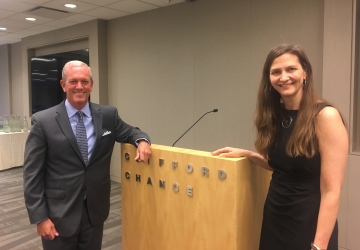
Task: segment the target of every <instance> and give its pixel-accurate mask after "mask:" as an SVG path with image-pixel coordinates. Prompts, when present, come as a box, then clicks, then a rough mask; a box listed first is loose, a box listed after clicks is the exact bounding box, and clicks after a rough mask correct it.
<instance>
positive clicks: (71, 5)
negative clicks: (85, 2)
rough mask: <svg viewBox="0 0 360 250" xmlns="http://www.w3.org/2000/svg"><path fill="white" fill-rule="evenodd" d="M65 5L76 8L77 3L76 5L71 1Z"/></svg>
mask: <svg viewBox="0 0 360 250" xmlns="http://www.w3.org/2000/svg"><path fill="white" fill-rule="evenodd" d="M65 7H68V8H71V9H74V8H76V5H75V4H71V3H67V4H65Z"/></svg>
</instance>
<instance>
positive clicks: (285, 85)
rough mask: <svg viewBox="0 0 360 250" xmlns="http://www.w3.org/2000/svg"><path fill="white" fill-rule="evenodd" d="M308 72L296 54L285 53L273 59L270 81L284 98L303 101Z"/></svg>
mask: <svg viewBox="0 0 360 250" xmlns="http://www.w3.org/2000/svg"><path fill="white" fill-rule="evenodd" d="M305 79H306V72H305V71H304V69H303V68H302V66H301V64H300V62H299V59H298V57H297V56H296V55H293V54H290V53H285V54H283V55H281V56H279V57H277V58H275V60H274V61H273V63H272V64H271V67H270V82H271V85H272V86H273V88H274V89H275V90H276V91H277V92H279V94H280V95H281V97H282V99H283V100H284V101H286V100H290V99H293V100H298V101H299V103H300V101H301V97H302V93H303V82H304V80H305Z"/></svg>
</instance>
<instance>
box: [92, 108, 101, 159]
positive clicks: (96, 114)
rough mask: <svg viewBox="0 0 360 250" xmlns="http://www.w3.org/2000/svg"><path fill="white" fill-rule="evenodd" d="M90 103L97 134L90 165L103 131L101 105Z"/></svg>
mask: <svg viewBox="0 0 360 250" xmlns="http://www.w3.org/2000/svg"><path fill="white" fill-rule="evenodd" d="M89 104H90V110H91V115H92V119H93V122H94V127H95V136H96V141H95V145H94V149H93V152H92V154H91V157H90V159H89V165H90V163H91V159H92V158H93V157H92V156H93V155H94V152H95V150H96V148H97V145H98V144H99V141H100V139H101V131H102V113H101V112H100V107H99V106H98V105H96V104H94V103H91V102H90V103H89Z"/></svg>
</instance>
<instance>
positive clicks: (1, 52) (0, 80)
mask: <svg viewBox="0 0 360 250" xmlns="http://www.w3.org/2000/svg"><path fill="white" fill-rule="evenodd" d="M10 71H11V65H10V45H8V44H5V45H0V93H1V98H0V116H4V115H9V114H10V112H11V103H10V96H11V74H10Z"/></svg>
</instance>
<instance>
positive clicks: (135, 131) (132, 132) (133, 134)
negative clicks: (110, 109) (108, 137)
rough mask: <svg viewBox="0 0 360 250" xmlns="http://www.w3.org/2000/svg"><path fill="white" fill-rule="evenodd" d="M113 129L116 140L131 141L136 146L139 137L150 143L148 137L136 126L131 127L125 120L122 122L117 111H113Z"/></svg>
mask: <svg viewBox="0 0 360 250" xmlns="http://www.w3.org/2000/svg"><path fill="white" fill-rule="evenodd" d="M115 131H116V141H117V142H125V143H131V144H132V145H134V146H136V147H137V145H136V141H137V140H139V139H145V140H147V141H148V142H149V143H150V137H149V136H148V135H147V134H146V133H145V132H143V131H141V130H140V129H139V128H137V127H133V126H131V125H129V124H127V123H126V122H124V121H123V120H122V119H121V118H120V117H119V114H118V112H117V110H116V111H115Z"/></svg>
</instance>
